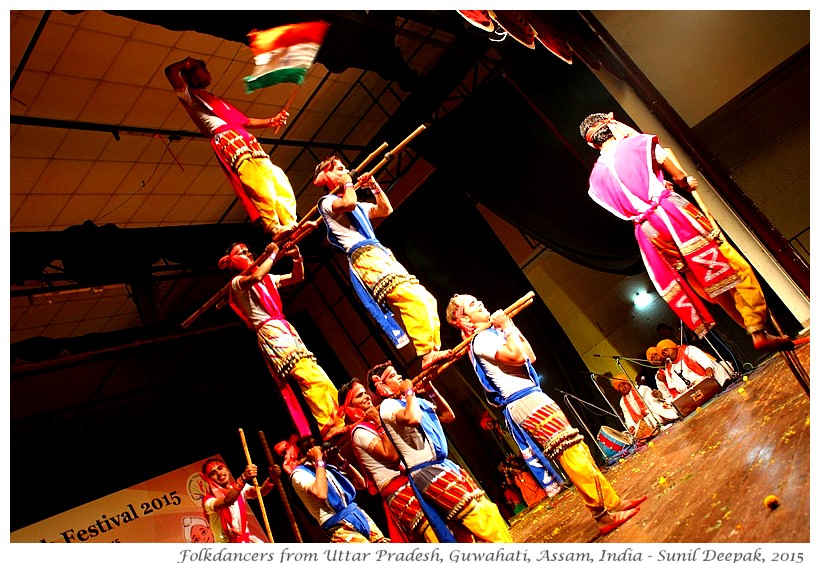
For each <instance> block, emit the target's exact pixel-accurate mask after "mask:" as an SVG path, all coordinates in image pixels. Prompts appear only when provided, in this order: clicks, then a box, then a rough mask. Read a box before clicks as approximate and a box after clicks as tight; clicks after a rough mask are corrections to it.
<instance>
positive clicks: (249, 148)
mask: <svg viewBox="0 0 820 563" xmlns="http://www.w3.org/2000/svg"><path fill="white" fill-rule="evenodd" d="M165 77H166V78H167V79H168V82H170V83H171V86H172V87H173V88H174V91H175V92H176V93H177V97H178V98H179V100H180V102H182V105H183V106H184V107H185V110H186V111H187V112H188V114H189V115H190V116H191V119H192V120H193V122H194V123H195V124H196V126H197V127H198V128H199V130H200V131H202V132H203V133H205V134H206V135H210V136H211V147H212V148H213V150H214V153H215V154H216V156H217V158H218V159H219V164H220V165H221V166H222V169H223V170H224V171H225V174H227V176H228V179H229V180H230V181H231V184H232V185H233V187H234V190H235V191H236V195H237V196H238V197H239V200H240V201H241V202H242V205H243V206H244V207H245V210H246V211H247V212H248V215H249V216H250V218H251V221H253V222H260V223H261V224H262V227H263V228H264V229H265V232H267V233H268V234H270V235H271V237H273V238H274V239H277V238H281V237H282V236H284V235H285V234H287V233H289V232H291V231H293V229H295V228H296V198H295V197H294V195H293V188H292V187H291V185H290V181H288V177H287V176H286V175H285V173H284V172H283V171H282V169H281V168H279V167H278V166H276V165H274V164H273V163H272V162H271V160H270V157H269V156H268V153H267V152H265V150H264V149H263V148H262V146H261V145H260V144H259V141H258V140H257V139H256V137H254V136H253V135H251V134H250V133H248V131H247V129H246V128H247V127H250V128H262V127H279V126H280V125H284V124H285V123H286V122H287V118H288V112H286V111H285V110H282V111H280V112H279V113H278V114H277V115H276V116H274V117H271V118H270V119H259V118H255V117H246V116H245V115H243V114H242V112H240V111H239V110H238V109H236V108H235V107H233V106H232V105H230V104H229V103H227V102H225V101H224V100H222V99H221V98H218V97H217V96H215V95H214V94H212V93H211V92H209V91H208V90H206V88H207V87H208V86H210V84H211V74H210V73H209V72H208V69H207V67H206V66H205V61H200V60H197V59H194V58H192V57H186V58H185V59H183V60H181V61H178V62H175V63H172V64H170V65H168V66H167V67H166V68H165Z"/></svg>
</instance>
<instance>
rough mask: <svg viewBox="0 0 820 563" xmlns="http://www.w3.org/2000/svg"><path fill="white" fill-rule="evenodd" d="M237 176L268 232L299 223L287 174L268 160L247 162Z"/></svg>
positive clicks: (246, 160)
mask: <svg viewBox="0 0 820 563" xmlns="http://www.w3.org/2000/svg"><path fill="white" fill-rule="evenodd" d="M236 172H237V174H238V176H239V179H240V181H241V182H242V186H243V188H244V189H245V194H247V196H248V198H249V199H250V200H251V201H252V202H253V205H254V207H256V210H257V211H258V212H259V215H260V216H261V219H262V225H263V226H264V228H265V231H267V232H271V231H272V230H273V228H274V227H277V226H279V225H287V224H289V223H293V222H295V221H296V197H295V196H294V195H293V188H292V187H291V185H290V181H289V180H288V177H287V176H286V175H285V172H284V171H283V170H282V169H281V168H279V167H278V166H276V165H275V164H273V163H272V162H271V161H270V159H269V158H246V159H245V160H243V161H241V162H240V163H239V167H238V169H237V171H236Z"/></svg>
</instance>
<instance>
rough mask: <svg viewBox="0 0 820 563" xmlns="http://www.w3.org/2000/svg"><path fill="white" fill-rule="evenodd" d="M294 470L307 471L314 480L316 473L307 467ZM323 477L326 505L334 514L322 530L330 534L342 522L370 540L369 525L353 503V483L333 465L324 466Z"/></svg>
mask: <svg viewBox="0 0 820 563" xmlns="http://www.w3.org/2000/svg"><path fill="white" fill-rule="evenodd" d="M296 469H302V470H304V471H307V472H308V473H310V474H311V475H313V478H314V479H315V478H316V471H315V470H314V469H313V468H311V467H308V466H307V465H299V466H298V467H297V468H296ZM291 475H292V474H291ZM325 475H326V476H327V480H328V486H327V504H328V505H329V506H330V508H332V509H333V510H334V511H335V514H334V515H333V516H331V517H330V518H328V519H327V520H325V522H324V524H322V529H323V530H324V531H325V532H327V533H328V534H330V530H331V529H332V528H334V527H336V526H338V525H340V524H341V523H342V520H345V521H346V522H349V523H350V524H351V525H352V526H353V527H354V528H355V529H356V531H357V532H359V533H360V534H361V535H363V536H364V537H366V538H367V539H368V540H369V539H370V523H369V522H368V521H367V516H365V514H364V512H362V509H361V508H359V506H358V505H357V504H356V503H355V502H353V499H355V498H356V488H355V487H354V486H353V483H351V482H350V481H348V480H347V478H346V477H345V476H344V475H342V474H341V473H340V472H339V470H338V469H337V468H336V467H335V466H333V465H325ZM332 482H335V483H336V484H337V485H338V487H339V489H341V490H342V493H343V494H344V498H343V497H342V495H341V494H339V491H338V490H337V488H336V487H334V486H333V484H332Z"/></svg>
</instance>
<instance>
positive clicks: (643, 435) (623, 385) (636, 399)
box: [609, 374, 678, 440]
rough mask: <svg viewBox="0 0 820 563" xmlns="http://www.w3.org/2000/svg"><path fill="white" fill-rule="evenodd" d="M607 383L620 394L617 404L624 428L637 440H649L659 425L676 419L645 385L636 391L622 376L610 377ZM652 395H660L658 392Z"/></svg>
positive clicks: (671, 411)
mask: <svg viewBox="0 0 820 563" xmlns="http://www.w3.org/2000/svg"><path fill="white" fill-rule="evenodd" d="M609 381H610V382H611V383H612V386H613V387H614V388H615V390H617V391H618V392H619V393H620V394H621V399H620V401H619V402H620V406H621V412H622V413H623V415H624V423H625V425H626V428H627V430H629V433H630V434H632V435H633V436H634V437H635V438H637V439H638V440H646V439H649V438H651V437H652V436H653V434H654V433H655V429H657V428H659V427H660V426H661V424H665V423H667V422H672V421H673V420H676V419H677V418H678V413H677V412H676V411H675V409H673V408H672V407H670V406H668V405H666V404H665V403H664V402H663V400H662V398H658V397H657V396H655V395H653V390H652V389H650V388H649V387H647V386H646V385H640V386H639V387H638V388H637V389H636V388H635V387H633V386H632V383H630V381H629V379H627V377H626V375H624V374H618V375H611V376H610V379H609ZM654 393H657V394H658V395H660V391H654Z"/></svg>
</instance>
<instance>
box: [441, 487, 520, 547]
mask: <svg viewBox="0 0 820 563" xmlns="http://www.w3.org/2000/svg"><path fill="white" fill-rule="evenodd" d="M454 520H455V521H456V522H458V523H459V524H461V525H462V526H464V527H465V528H467V529H468V530H469V531H470V532H471V533H472V534H473V536H475V538H476V539H477V540H478V541H481V542H487V543H513V539H512V536H511V535H510V529H509V528H508V527H507V523H506V522H505V521H504V518H503V517H502V516H501V513H500V512H499V511H498V507H497V506H496V505H495V503H494V502H491V501H490V500H489V499H488V498H487V497H486V496H483V495H482V496H481V497H480V498H477V499H474V500H472V501H470V504H468V505H467V508H466V509H464V511H463V512H462V513H461V514H459V515H457V516H456V517H455V518H454Z"/></svg>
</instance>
